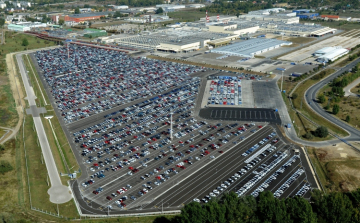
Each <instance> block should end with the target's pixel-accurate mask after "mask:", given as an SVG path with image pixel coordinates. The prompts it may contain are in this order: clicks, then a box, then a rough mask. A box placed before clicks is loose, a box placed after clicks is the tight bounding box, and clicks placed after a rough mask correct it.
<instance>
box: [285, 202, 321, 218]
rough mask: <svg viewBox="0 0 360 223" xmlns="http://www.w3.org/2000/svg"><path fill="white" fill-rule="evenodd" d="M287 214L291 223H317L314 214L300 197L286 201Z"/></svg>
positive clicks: (308, 204)
mask: <svg viewBox="0 0 360 223" xmlns="http://www.w3.org/2000/svg"><path fill="white" fill-rule="evenodd" d="M285 204H286V207H287V213H288V214H289V217H290V219H291V220H292V222H294V223H295V222H304V223H305V222H306V223H315V222H317V219H316V214H315V213H314V212H313V210H312V208H311V205H310V203H309V202H308V201H307V200H305V199H303V198H300V197H294V198H289V199H286V201H285Z"/></svg>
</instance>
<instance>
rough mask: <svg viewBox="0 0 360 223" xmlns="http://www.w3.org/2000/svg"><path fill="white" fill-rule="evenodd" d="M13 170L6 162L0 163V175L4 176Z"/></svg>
mask: <svg viewBox="0 0 360 223" xmlns="http://www.w3.org/2000/svg"><path fill="white" fill-rule="evenodd" d="M13 169H14V168H13V167H12V166H11V164H10V163H9V162H8V161H5V160H2V161H0V173H1V174H4V173H6V172H9V171H12V170H13Z"/></svg>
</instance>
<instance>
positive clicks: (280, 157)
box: [236, 151, 288, 197]
mask: <svg viewBox="0 0 360 223" xmlns="http://www.w3.org/2000/svg"><path fill="white" fill-rule="evenodd" d="M274 156H275V155H274ZM287 156H288V153H287V151H284V152H280V153H279V155H276V158H275V159H274V160H272V161H271V162H270V163H269V164H267V165H266V167H263V168H262V170H261V171H260V172H259V171H258V172H256V174H255V175H254V176H253V177H252V178H251V179H250V180H249V181H247V182H246V183H245V184H244V185H243V186H242V187H241V188H240V189H239V190H237V191H236V193H237V194H238V196H239V197H240V196H242V195H244V194H245V193H246V192H247V191H249V190H250V189H251V188H253V186H254V185H255V184H257V183H258V182H259V181H260V180H261V179H263V177H264V176H265V175H267V174H268V173H269V172H270V171H271V170H273V169H274V168H275V167H276V166H277V165H278V164H279V163H280V162H282V161H283V160H284V159H285V158H286V157H287Z"/></svg>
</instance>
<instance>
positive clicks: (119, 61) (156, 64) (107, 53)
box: [35, 44, 203, 123]
mask: <svg viewBox="0 0 360 223" xmlns="http://www.w3.org/2000/svg"><path fill="white" fill-rule="evenodd" d="M75 48H76V49H75ZM68 50H69V52H68ZM68 53H69V55H70V56H69V57H68ZM35 55H36V58H37V62H38V64H39V66H40V68H41V69H42V71H43V74H44V77H45V80H46V82H47V83H48V85H49V87H50V88H51V93H52V96H53V97H54V99H55V102H56V104H57V107H58V109H59V110H60V111H62V116H63V117H64V120H65V122H66V123H71V122H74V121H76V120H79V119H83V118H86V117H89V116H91V115H93V114H97V113H101V112H103V111H106V110H109V109H111V108H113V107H115V106H119V105H122V104H126V103H129V102H132V101H135V100H138V99H143V98H146V97H149V96H152V95H155V96H156V95H158V94H161V93H162V92H164V91H168V90H170V89H172V88H174V87H177V86H181V85H184V84H187V83H191V81H192V78H191V77H190V76H189V74H191V73H194V72H199V71H202V70H203V69H202V68H199V67H196V66H192V65H185V64H178V63H172V62H163V61H158V60H152V59H146V58H143V57H138V58H133V57H130V56H128V55H127V54H125V53H123V52H119V51H113V50H108V49H100V48H95V47H88V46H74V45H73V44H71V45H70V46H69V47H68V49H67V48H66V47H60V48H56V49H51V50H46V51H37V52H36V54H35Z"/></svg>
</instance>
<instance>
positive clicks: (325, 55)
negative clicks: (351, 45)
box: [314, 47, 349, 63]
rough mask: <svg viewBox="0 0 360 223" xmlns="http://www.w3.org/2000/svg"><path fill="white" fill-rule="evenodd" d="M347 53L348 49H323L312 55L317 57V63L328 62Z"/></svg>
mask: <svg viewBox="0 0 360 223" xmlns="http://www.w3.org/2000/svg"><path fill="white" fill-rule="evenodd" d="M348 53H349V50H348V49H344V48H342V47H325V48H322V49H320V50H317V51H316V52H315V53H314V56H317V57H318V58H317V59H316V60H317V61H318V62H321V63H323V62H329V61H334V60H336V59H338V58H339V57H342V56H344V55H346V54H348Z"/></svg>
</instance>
